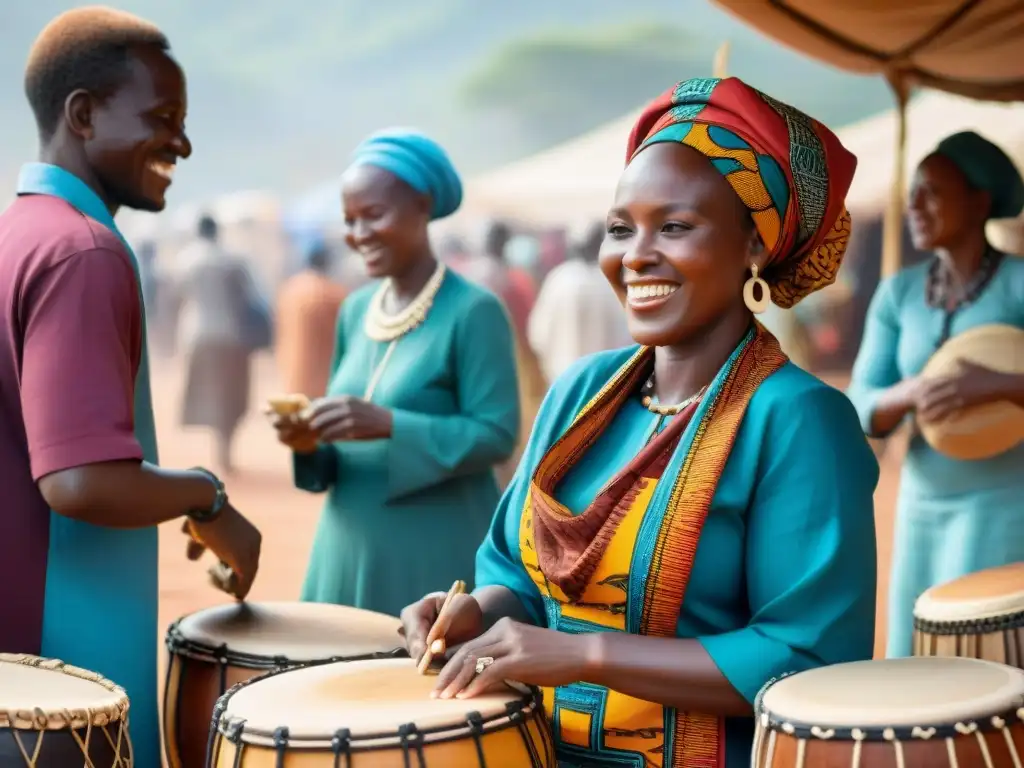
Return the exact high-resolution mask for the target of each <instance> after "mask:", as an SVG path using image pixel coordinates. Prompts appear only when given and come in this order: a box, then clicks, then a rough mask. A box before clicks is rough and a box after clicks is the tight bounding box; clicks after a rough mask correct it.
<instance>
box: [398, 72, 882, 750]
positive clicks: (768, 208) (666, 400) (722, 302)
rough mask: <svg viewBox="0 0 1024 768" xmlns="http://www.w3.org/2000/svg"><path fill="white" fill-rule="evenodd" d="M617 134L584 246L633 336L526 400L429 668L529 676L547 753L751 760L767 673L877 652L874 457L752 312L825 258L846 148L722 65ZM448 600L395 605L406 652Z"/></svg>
mask: <svg viewBox="0 0 1024 768" xmlns="http://www.w3.org/2000/svg"><path fill="white" fill-rule="evenodd" d="M627 158H628V161H627V166H626V168H625V170H624V172H623V174H622V177H621V179H620V181H619V184H618V188H617V191H616V194H615V200H614V204H613V207H612V210H611V211H610V212H609V214H608V217H607V234H606V238H605V241H604V244H603V247H602V250H601V256H600V263H601V267H602V270H603V271H604V273H605V276H606V277H607V278H608V280H609V282H610V283H611V285H612V287H613V288H614V289H615V291H616V292H617V294H618V295H619V297H620V298H621V300H622V301H623V303H624V305H625V312H626V316H627V319H628V323H629V328H630V332H631V335H632V336H633V338H634V340H635V341H637V342H638V343H639V345H640V346H634V347H630V348H626V349H622V350H614V351H609V352H602V353H599V354H596V355H593V356H590V357H587V358H584V359H583V360H581V361H579V362H578V363H577V364H576V365H575V366H574V367H572V368H570V369H569V370H568V371H567V372H566V373H564V374H563V375H562V376H561V377H560V378H559V379H558V380H557V381H556V382H555V383H554V385H553V387H552V389H551V391H550V392H549V394H548V396H547V397H546V398H545V400H544V403H543V405H542V407H541V410H540V414H539V415H538V418H537V422H536V425H535V427H534V430H533V434H532V435H531V437H530V440H529V443H528V446H527V448H526V452H525V454H524V456H523V459H522V462H521V463H520V465H519V469H518V471H517V474H516V476H515V478H514V480H513V482H512V484H511V485H510V487H509V488H508V490H507V491H506V493H505V495H504V497H503V498H502V501H501V504H500V505H499V506H498V509H497V512H496V514H495V517H494V521H493V524H492V526H491V529H490V531H489V533H488V534H487V536H486V538H485V539H484V540H483V543H482V545H481V547H480V549H479V551H478V553H477V561H476V584H477V588H476V591H475V592H474V593H473V594H471V595H460V596H458V597H456V598H455V599H454V600H453V601H452V604H451V605H452V612H451V614H450V617H451V624H450V625H449V626H447V627H446V631H445V640H446V643H447V645H448V647H449V648H451V647H453V646H459V647H457V648H456V649H455V650H454V651H453V652H452V651H449V656H448V658H447V659H446V660H445V662H444V664H443V668H442V669H441V671H440V676H439V679H438V682H437V685H436V687H435V689H434V692H435V695H437V696H440V697H442V698H448V697H451V696H459V697H473V696H475V695H477V694H479V693H480V692H482V691H483V690H485V689H486V688H487V687H488V686H490V685H493V684H495V683H496V682H498V681H502V680H506V679H507V680H516V681H520V682H523V683H527V684H531V685H536V686H539V687H541V688H542V690H543V692H544V697H545V704H546V712H547V714H548V716H549V720H550V723H551V727H552V733H553V737H554V741H555V746H556V750H557V754H558V759H559V761H560V764H561V765H563V766H623V765H631V766H644V767H645V768H653V767H654V766H659V767H660V766H673V768H718V767H719V766H725V767H726V768H740V767H741V766H742V767H743V768H746V766H749V764H750V749H751V742H752V735H753V728H754V723H753V717H752V705H753V702H754V699H755V697H756V695H757V694H758V692H759V690H760V689H761V688H762V687H763V686H764V685H765V684H766V683H768V682H769V681H770V680H771V679H772V678H776V677H778V676H780V675H784V674H787V673H792V672H797V671H800V670H805V669H809V668H812V667H818V666H821V665H824V664H832V663H837V662H844V661H850V660H855V659H867V658H870V656H871V653H872V647H873V635H874V611H875V537H874V521H873V492H874V488H875V484H876V482H877V479H878V465H877V463H876V461H875V458H874V455H873V453H872V452H871V449H870V447H869V446H868V444H867V440H866V439H865V437H864V435H863V433H862V432H861V430H860V427H859V424H858V422H857V415H856V412H855V411H854V408H853V406H852V405H851V404H850V402H849V400H848V399H847V398H846V397H845V396H844V395H843V393H842V392H839V391H837V390H835V389H833V388H831V387H829V386H827V385H826V384H824V383H823V382H821V381H819V380H818V379H816V378H814V377H813V376H811V375H810V374H808V373H806V372H804V371H802V370H800V369H799V368H798V367H796V366H795V365H793V364H792V363H790V362H789V361H788V360H787V359H786V357H785V355H784V354H783V353H782V351H781V349H780V347H779V344H778V342H777V341H776V340H775V338H774V337H773V336H772V335H771V334H770V333H769V332H768V331H766V330H765V329H764V328H763V327H762V326H760V324H758V323H756V322H755V320H754V316H755V313H760V312H763V311H764V310H765V309H766V308H767V305H768V302H769V298H770V299H772V300H774V301H775V302H776V303H777V304H779V305H781V306H783V307H789V306H792V305H793V304H795V303H796V302H797V301H799V300H800V299H801V298H802V297H803V296H805V295H807V294H809V293H810V292H812V291H814V290H816V289H817V288H820V287H822V286H824V285H826V284H828V283H829V282H831V281H832V280H833V279H834V278H835V275H836V272H837V270H838V268H839V264H840V261H841V259H842V256H843V252H844V250H845V247H846V242H847V239H848V235H849V231H850V229H849V227H850V219H849V215H848V214H847V213H846V210H845V207H844V204H843V200H844V197H845V194H846V191H847V189H848V188H849V184H850V180H851V179H852V176H853V170H854V167H855V164H856V160H855V158H854V157H853V156H852V155H851V154H850V153H849V152H847V151H846V150H845V149H844V148H843V147H842V145H841V144H840V143H839V141H838V139H837V138H836V137H835V136H834V135H833V134H832V133H831V132H830V131H828V129H826V128H825V127H824V126H822V125H821V124H819V123H817V122H815V121H813V120H811V119H810V118H809V117H807V116H806V115H804V114H802V113H800V112H798V111H796V110H795V109H792V108H791V107H789V106H787V105H784V104H780V103H779V102H777V101H775V100H773V99H771V98H770V97H768V96H765V95H764V94H762V93H760V92H758V91H756V90H754V89H752V88H750V87H749V86H747V85H746V84H744V83H743V82H741V81H739V80H737V79H735V78H729V79H725V80H717V79H709V80H704V79H702V80H690V81H686V82H684V83H680V84H679V85H678V86H676V87H674V88H672V89H670V90H669V91H667V92H666V93H665V94H664V95H663V96H662V97H660V98H659V99H657V100H656V101H655V102H654V103H652V104H651V105H650V106H649V107H648V108H647V109H646V110H645V111H644V113H643V114H642V116H641V117H640V119H639V121H638V123H637V125H636V127H635V128H634V130H633V132H632V135H631V138H630V141H629V146H628V150H627ZM553 330H557V329H553ZM437 586H438V587H444V586H446V585H444V584H443V583H438V585H437ZM443 598H444V593H443V592H438V593H434V594H430V595H428V596H427V597H425V598H424V599H423V600H421V601H419V602H417V603H415V604H413V605H410V606H409V607H408V608H406V610H405V611H403V614H402V618H403V627H404V631H405V634H406V638H407V645H408V648H409V652H410V654H411V655H412V656H413V657H414V658H421V657H422V654H423V653H424V649H425V647H426V646H427V644H428V642H427V641H428V640H429V641H431V642H432V641H433V639H434V638H433V637H432V636H430V634H429V631H430V628H431V627H432V625H433V623H434V620H435V619H436V617H437V615H438V611H439V606H440V603H441V601H442V600H443ZM446 623H447V622H446Z"/></svg>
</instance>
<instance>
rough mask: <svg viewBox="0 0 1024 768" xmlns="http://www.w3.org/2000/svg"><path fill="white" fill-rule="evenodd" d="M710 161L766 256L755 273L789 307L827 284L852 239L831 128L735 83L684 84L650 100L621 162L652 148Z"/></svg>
mask: <svg viewBox="0 0 1024 768" xmlns="http://www.w3.org/2000/svg"><path fill="white" fill-rule="evenodd" d="M660 142H680V143H682V144H685V145H686V146H688V147H692V148H693V149H696V150H697V151H698V152H700V153H702V154H704V155H705V156H707V158H708V159H709V160H710V161H711V163H712V164H713V165H714V166H715V168H717V169H718V170H719V171H720V172H721V174H722V175H723V176H725V179H726V181H728V182H729V184H730V185H731V186H732V188H733V189H734V190H735V191H736V194H737V195H738V196H739V198H740V200H742V201H743V204H744V205H746V206H747V208H749V209H750V215H751V217H752V218H753V220H754V225H755V226H756V227H757V231H758V233H759V234H760V236H761V239H762V240H763V241H764V244H765V247H766V248H767V249H768V253H769V259H768V262H767V264H766V266H765V268H764V270H763V273H762V274H761V277H763V278H764V279H765V281H767V283H768V285H769V287H770V288H771V294H772V300H773V301H774V302H775V304H777V305H778V306H780V307H782V308H784V309H788V308H789V307H792V306H793V305H794V304H796V303H797V302H798V301H800V299H802V298H803V297H805V296H807V295H808V294H809V293H813V292H814V291H816V290H818V289H819V288H823V287H825V286H827V285H830V284H831V283H833V282H834V281H835V279H836V273H837V272H838V270H839V265H840V264H841V263H842V260H843V254H844V253H845V252H846V244H847V242H848V240H849V237H850V214H849V212H848V211H847V210H846V205H845V199H846V193H847V191H848V190H849V188H850V182H851V181H852V180H853V172H854V169H855V168H856V167H857V158H856V157H854V155H853V154H851V153H850V152H849V151H847V150H846V148H844V147H843V145H842V144H840V143H839V139H838V138H837V137H836V135H835V134H834V133H832V132H831V131H830V130H829V129H828V128H826V127H825V126H823V125H822V124H821V123H819V122H818V121H816V120H814V119H812V118H810V117H808V116H807V115H805V114H804V113H802V112H800V111H799V110H797V109H794V108H793V107H791V106H789V105H788V104H783V103H781V102H779V101H776V100H775V99H773V98H771V97H770V96H766V95H765V94H763V93H761V92H760V91H757V90H755V89H754V88H751V87H750V86H749V85H747V84H746V83H744V82H742V81H741V80H738V79H737V78H735V77H730V78H727V79H724V80H723V79H718V78H706V79H705V78H700V79H694V80H687V81H685V82H682V83H679V84H678V85H676V86H675V87H673V88H671V89H669V90H668V91H666V92H665V93H664V94H662V95H661V96H660V97H659V98H658V99H656V100H655V101H654V102H652V103H651V104H650V105H649V106H648V107H647V109H646V110H644V113H643V114H642V115H641V116H640V119H639V120H638V121H637V123H636V125H635V126H634V127H633V132H632V134H631V135H630V137H629V149H628V153H627V156H626V163H627V165H628V164H629V162H630V161H632V159H633V158H634V157H636V155H637V154H638V153H639V152H641V151H643V150H644V148H646V147H649V146H650V145H651V144H656V143H660Z"/></svg>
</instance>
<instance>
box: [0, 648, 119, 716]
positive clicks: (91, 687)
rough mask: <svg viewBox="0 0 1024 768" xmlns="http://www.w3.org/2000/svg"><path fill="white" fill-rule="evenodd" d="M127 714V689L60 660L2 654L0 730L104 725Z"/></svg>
mask: <svg viewBox="0 0 1024 768" xmlns="http://www.w3.org/2000/svg"><path fill="white" fill-rule="evenodd" d="M127 711H128V697H127V695H125V692H124V689H123V688H119V687H118V686H116V685H114V683H112V682H110V681H109V680H105V679H103V678H102V677H100V676H99V675H96V674H93V673H92V672H89V671H88V670H84V669H79V668H78V667H72V666H70V665H66V664H63V663H62V662H60V661H55V660H50V659H39V658H37V657H34V656H22V655H13V654H5V653H0V728H14V729H16V730H26V731H42V730H61V729H78V728H86V727H88V726H104V725H108V724H109V723H112V722H117V721H118V720H121V719H122V718H123V717H124V714H125V712H127Z"/></svg>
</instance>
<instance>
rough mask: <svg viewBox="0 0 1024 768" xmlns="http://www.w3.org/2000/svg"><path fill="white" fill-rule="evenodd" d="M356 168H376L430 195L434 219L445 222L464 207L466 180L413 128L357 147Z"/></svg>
mask: <svg viewBox="0 0 1024 768" xmlns="http://www.w3.org/2000/svg"><path fill="white" fill-rule="evenodd" d="M352 165H353V166H357V165H373V166H376V167H377V168H382V169H383V170H385V171H388V172H389V173H393V174H394V175H395V176H397V177H398V178H399V179H401V180H402V181H404V182H405V183H406V184H408V185H409V186H410V187H412V188H413V189H415V190H416V191H417V192H419V193H421V194H424V195H428V196H429V197H430V201H431V211H430V218H431V219H443V218H444V217H445V216H450V215H451V214H453V213H455V211H457V210H458V209H459V206H460V205H461V204H462V180H461V179H460V178H459V174H458V172H457V171H456V170H455V166H454V165H452V161H451V159H449V157H448V153H447V152H445V151H444V149H442V148H441V145H440V144H438V143H437V142H436V141H434V140H433V139H431V138H429V137H428V136H425V135H424V134H422V133H420V132H419V131H415V130H412V129H409V128H389V129H387V130H384V131H379V132H378V133H375V134H373V135H372V136H370V137H369V138H367V139H366V140H365V141H363V143H362V144H360V145H359V146H358V147H356V150H355V152H354V153H353V155H352Z"/></svg>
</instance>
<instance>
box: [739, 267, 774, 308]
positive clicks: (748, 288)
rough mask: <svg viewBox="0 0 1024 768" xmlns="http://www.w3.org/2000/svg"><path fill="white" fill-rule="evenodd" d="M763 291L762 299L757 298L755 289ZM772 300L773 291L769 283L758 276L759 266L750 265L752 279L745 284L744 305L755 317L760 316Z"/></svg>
mask: <svg viewBox="0 0 1024 768" xmlns="http://www.w3.org/2000/svg"><path fill="white" fill-rule="evenodd" d="M757 288H760V289H761V298H759V299H758V298H755V289H757ZM771 300H772V293H771V289H770V288H769V287H768V283H766V282H765V281H764V280H762V279H761V278H760V277H758V276H757V264H751V265H750V278H749V279H748V280H747V282H745V283H744V284H743V303H744V304H746V305H747V309H749V310H750V311H751V312H753V313H754V314H755V315H760V314H761V313H763V312H764V311H765V310H766V309H768V304H769V303H770V302H771Z"/></svg>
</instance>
